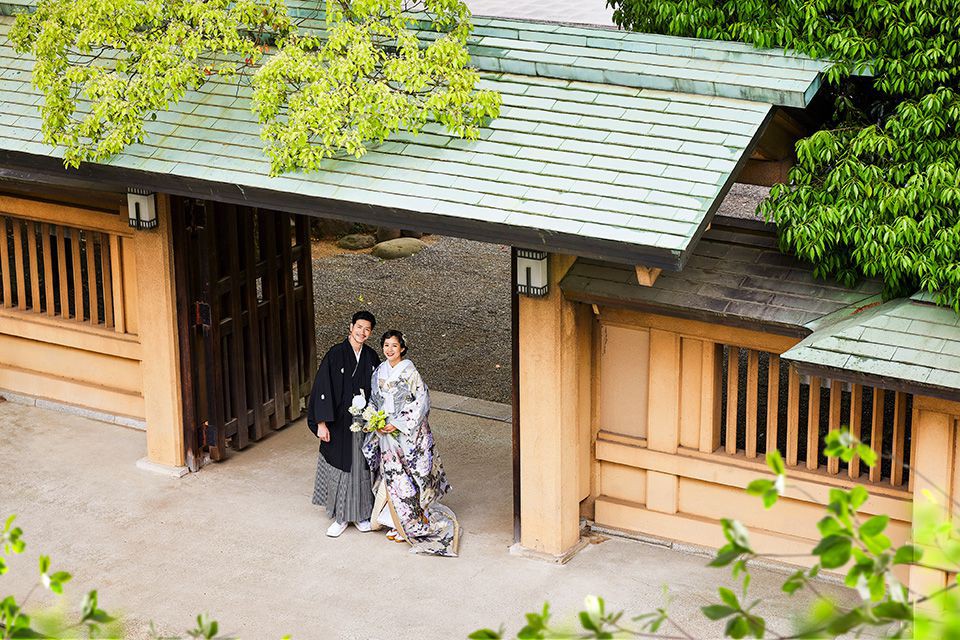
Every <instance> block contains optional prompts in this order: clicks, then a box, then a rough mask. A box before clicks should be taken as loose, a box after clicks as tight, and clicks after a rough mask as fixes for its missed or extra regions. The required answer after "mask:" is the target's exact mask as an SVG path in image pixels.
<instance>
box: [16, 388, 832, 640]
mask: <svg viewBox="0 0 960 640" xmlns="http://www.w3.org/2000/svg"><path fill="white" fill-rule="evenodd" d="M432 424H433V426H434V429H435V432H436V434H437V439H438V445H439V447H440V454H441V456H442V457H443V460H444V463H445V465H446V467H447V471H448V474H449V476H450V479H451V482H452V483H453V485H454V492H453V493H452V494H450V496H449V499H448V500H447V501H446V502H447V504H448V505H449V506H450V507H452V508H453V509H454V510H455V511H456V512H457V514H458V516H459V517H460V519H461V522H462V524H463V527H464V530H465V533H464V537H463V541H462V546H461V557H460V558H455V559H451V558H434V557H422V556H414V555H410V554H408V553H407V552H406V549H405V547H404V546H403V545H398V544H395V543H392V542H389V541H387V540H386V539H385V538H384V537H383V535H382V534H377V533H367V534H361V533H359V532H358V531H356V530H355V529H353V528H351V529H349V530H348V531H347V532H346V533H345V534H344V535H343V536H342V537H341V538H339V539H336V540H333V539H329V538H326V537H324V535H323V531H324V529H326V527H327V525H328V520H327V518H326V517H325V516H324V514H323V513H322V512H321V511H320V510H319V509H317V508H316V507H314V506H312V505H311V504H310V496H311V494H312V488H313V487H312V482H313V476H314V469H315V466H314V465H315V464H316V440H315V439H314V438H313V436H312V435H310V433H309V432H308V431H307V429H306V427H305V426H304V425H303V423H302V422H300V423H295V424H293V425H291V426H290V427H288V428H287V429H284V430H283V431H280V432H278V433H276V434H274V435H272V436H271V437H269V438H267V439H265V440H263V441H261V442H260V443H257V444H255V445H253V446H251V447H250V448H249V449H248V450H246V451H244V452H242V453H239V454H236V455H234V456H233V457H231V458H230V459H229V460H228V461H227V462H225V463H221V464H216V465H211V466H208V467H206V468H204V469H203V470H202V471H201V472H199V473H196V474H190V475H188V476H186V477H184V478H182V479H180V480H174V479H171V478H167V477H163V476H157V475H153V474H149V473H147V472H144V471H140V470H138V469H137V468H136V467H135V462H136V460H137V459H138V458H140V457H142V456H143V454H144V451H145V449H146V442H145V436H144V434H143V433H141V432H138V431H133V430H128V429H124V428H120V427H117V426H115V425H107V424H103V423H99V422H95V421H91V420H88V419H85V418H81V417H77V416H70V415H63V414H58V413H52V412H48V411H44V410H40V409H37V408H35V407H26V406H22V405H16V404H13V403H9V402H8V403H0V460H2V461H3V464H2V466H0V516H5V515H6V514H8V513H16V514H18V515H19V520H18V523H19V524H20V525H21V526H22V527H23V528H24V530H25V534H26V541H27V545H28V549H27V553H26V554H25V555H24V556H19V557H17V558H16V559H15V560H14V563H13V566H12V571H11V573H10V574H8V575H6V576H4V579H3V592H4V593H0V597H2V595H5V593H13V594H16V595H17V596H19V597H22V596H23V595H25V594H26V592H27V591H29V589H30V586H31V584H32V580H33V577H34V576H35V575H36V574H35V570H36V566H37V565H36V562H37V555H38V554H39V553H41V552H42V553H46V554H49V555H51V556H52V557H53V566H54V569H55V570H60V569H65V570H69V571H72V572H73V574H74V576H75V578H74V580H73V582H71V583H70V584H69V585H68V589H67V590H68V593H69V594H70V596H71V602H72V603H73V604H74V605H77V604H78V603H79V601H80V598H81V596H82V594H83V593H84V592H85V591H86V590H88V589H92V588H97V589H99V590H100V603H101V605H102V606H103V607H104V608H106V609H107V610H109V611H124V612H127V620H128V621H129V627H128V629H129V631H130V633H131V635H132V636H133V637H145V636H146V634H147V624H148V621H150V620H153V621H154V622H155V623H156V624H157V627H158V629H159V630H160V631H161V632H164V633H182V632H183V631H184V630H185V629H187V628H188V627H189V626H190V624H191V622H192V620H193V618H194V617H195V616H196V614H197V613H201V612H209V613H211V614H212V615H213V616H214V617H215V618H217V619H218V620H219V621H220V622H221V631H222V632H223V633H227V634H236V635H239V636H242V637H245V638H258V639H259V638H279V637H281V636H282V635H283V634H285V633H290V634H292V635H293V637H294V638H300V639H312V638H415V639H418V640H422V639H425V638H458V637H459V638H463V637H465V636H466V635H467V634H468V633H469V632H471V631H472V630H474V629H476V628H478V627H482V626H493V627H496V626H498V625H499V624H501V623H507V624H508V628H509V629H512V630H513V632H516V631H517V630H518V629H519V627H520V623H521V621H522V619H523V613H524V612H526V611H529V610H534V609H537V608H539V607H540V606H541V605H542V603H543V601H544V600H549V601H550V602H551V603H552V605H553V608H554V610H555V611H557V612H569V613H573V612H574V611H575V610H576V608H577V607H578V606H579V605H580V603H581V602H582V599H583V596H584V595H586V594H591V593H596V594H602V595H604V596H605V597H606V598H607V600H608V601H609V602H610V604H611V605H612V606H614V607H629V608H630V609H631V611H635V612H641V611H645V610H649V609H650V608H653V607H655V606H658V605H659V604H660V603H661V602H662V586H663V585H665V584H670V586H671V590H672V591H674V592H676V593H677V594H678V596H677V600H676V602H675V604H674V605H673V609H675V610H676V611H677V612H678V614H679V617H680V619H681V620H685V621H686V623H687V624H688V625H689V630H690V631H693V632H697V633H699V634H700V635H701V636H703V637H710V636H712V635H717V632H718V631H719V628H716V629H714V628H712V627H708V626H704V625H703V622H702V619H701V618H700V616H699V615H698V614H697V609H698V607H700V606H701V605H703V604H706V603H707V601H708V599H712V598H713V594H714V593H715V589H716V586H717V584H718V583H723V582H724V580H723V578H722V574H721V573H719V572H717V571H713V570H708V569H706V568H704V566H703V565H704V564H705V560H704V559H703V558H699V557H695V556H689V555H684V554H680V553H676V552H672V551H669V550H666V549H663V548H659V547H654V546H650V545H645V544H641V543H638V542H634V541H629V540H623V539H617V538H614V539H610V540H608V541H606V542H604V543H602V544H597V545H590V546H589V547H588V548H587V549H586V550H584V551H583V552H581V553H580V554H579V555H578V556H577V557H575V558H574V559H573V560H572V561H571V562H570V563H569V564H568V565H566V566H562V567H561V566H554V565H550V564H545V563H542V562H539V561H534V560H527V559H522V558H518V557H515V556H511V555H509V554H508V552H507V549H508V547H509V546H510V544H511V543H512V542H513V520H512V498H511V486H512V482H511V452H510V446H511V445H510V442H511V435H510V425H509V423H504V422H501V421H495V420H486V419H481V418H475V417H470V416H465V415H460V414H455V413H450V412H446V411H434V413H433V415H432ZM782 579H783V577H782V576H781V575H778V574H774V573H769V572H765V571H758V574H757V575H756V576H755V579H754V588H755V589H757V593H758V597H759V596H760V595H766V596H774V594H775V593H776V592H777V591H778V590H779V584H780V582H782ZM824 589H827V590H829V589H830V587H826V586H825V587H824ZM34 601H37V600H36V599H35V600H34ZM765 609H766V610H765V613H766V614H768V615H770V616H771V624H776V623H777V622H778V621H779V622H780V624H779V625H778V626H779V628H782V629H784V628H786V625H785V624H784V621H783V616H784V615H785V614H784V612H783V611H782V610H779V609H778V608H777V606H776V604H775V603H774V604H771V605H765Z"/></svg>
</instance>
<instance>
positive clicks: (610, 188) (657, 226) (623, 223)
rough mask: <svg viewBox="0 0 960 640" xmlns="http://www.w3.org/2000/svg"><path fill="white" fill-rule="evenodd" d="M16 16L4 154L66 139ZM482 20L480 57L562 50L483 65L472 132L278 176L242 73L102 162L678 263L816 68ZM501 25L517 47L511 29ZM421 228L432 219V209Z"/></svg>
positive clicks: (559, 246)
mask: <svg viewBox="0 0 960 640" xmlns="http://www.w3.org/2000/svg"><path fill="white" fill-rule="evenodd" d="M10 24H11V19H10V18H0V42H3V43H4V45H3V46H2V47H0V152H7V153H6V154H5V155H6V158H5V159H0V162H4V163H11V162H16V161H17V160H16V158H15V154H17V153H19V154H29V155H33V156H55V157H59V156H60V155H61V153H60V151H59V150H54V149H51V148H50V147H48V146H47V145H45V144H43V143H42V141H41V135H40V120H39V113H38V110H37V104H38V103H39V101H40V99H41V98H40V96H39V95H38V94H37V93H36V92H35V91H34V90H33V89H32V88H31V86H30V69H31V66H32V61H31V60H28V59H24V58H18V57H17V56H16V54H15V53H14V52H13V51H12V49H11V48H10V46H9V43H8V42H6V38H5V36H6V33H7V31H8V30H9V26H10ZM589 34H592V35H589ZM477 35H478V38H479V39H478V45H477V46H481V47H487V49H489V51H488V52H487V53H488V54H489V55H488V56H486V57H485V56H480V57H479V59H478V61H479V62H480V63H481V65H480V66H481V67H483V65H484V64H486V63H489V61H491V60H501V61H504V60H517V61H524V60H525V61H527V62H530V60H528V59H527V58H529V57H530V56H528V55H527V54H528V53H529V54H530V55H534V56H535V55H539V54H541V53H542V54H544V55H550V56H557V58H556V59H552V60H551V62H550V63H549V64H548V63H544V65H540V64H539V63H536V62H535V61H534V67H533V71H534V72H536V73H537V74H543V75H532V73H531V74H528V73H525V72H524V70H523V69H520V68H514V67H511V66H510V65H511V64H512V63H508V64H507V67H509V68H510V69H511V72H509V73H505V72H485V73H484V74H483V85H484V86H485V87H488V88H491V89H496V90H498V91H500V92H501V93H502V95H503V109H502V114H501V117H500V118H499V119H497V120H496V121H494V122H493V123H492V125H491V126H490V127H489V128H488V129H486V130H484V131H483V132H482V135H481V139H480V140H478V141H474V142H468V141H464V140H460V139H456V138H452V137H451V136H449V135H447V134H445V133H444V132H443V131H442V130H441V129H440V128H439V127H434V126H428V127H427V129H426V130H425V132H424V133H423V134H422V135H420V136H412V135H408V134H400V135H397V136H394V137H393V138H392V139H391V140H390V141H388V142H387V143H385V144H382V145H380V146H379V147H377V148H375V149H372V150H371V151H370V153H368V154H367V155H366V156H364V157H363V158H361V159H359V160H357V159H354V158H352V157H350V158H337V159H330V160H327V161H325V162H324V163H323V166H322V168H321V170H320V171H317V172H314V173H310V174H302V173H295V174H287V175H284V176H281V177H276V178H271V177H269V175H268V169H269V166H268V161H267V159H266V157H265V156H264V154H263V152H262V147H263V144H262V141H261V140H260V138H259V127H258V125H257V124H256V122H255V118H254V117H253V116H252V114H251V113H250V108H249V89H246V88H241V89H240V90H239V93H238V90H237V87H236V86H232V85H230V86H228V85H226V84H222V83H219V82H211V83H208V84H207V85H205V86H204V87H203V88H202V90H201V91H196V92H191V93H189V94H188V95H187V96H186V97H185V98H184V99H183V100H182V101H181V102H180V103H179V104H177V105H176V106H175V107H174V108H172V109H171V110H170V111H168V112H163V113H158V114H157V120H156V121H155V122H151V123H150V124H149V125H148V127H147V131H148V135H147V137H146V138H145V141H144V143H143V144H138V145H133V146H131V147H129V148H128V149H127V150H125V151H124V153H123V154H121V155H118V156H116V157H114V158H112V159H111V160H109V161H108V162H105V163H103V164H105V165H110V166H111V167H119V168H124V169H131V170H136V171H141V172H146V173H149V174H153V175H154V176H157V175H159V176H169V177H171V178H182V179H194V180H202V181H210V182H216V183H221V184H228V185H237V186H238V187H239V188H240V189H241V190H243V189H245V188H259V189H262V190H269V191H279V192H284V193H286V194H291V193H292V194H298V195H299V196H302V197H303V198H304V200H305V201H306V200H308V199H310V198H316V199H318V201H319V200H323V201H324V202H326V203H336V202H346V203H355V204H360V205H363V206H373V207H378V208H382V209H384V210H387V211H398V212H402V213H403V214H404V215H407V218H408V219H409V216H410V215H413V216H421V217H423V218H424V219H425V220H426V218H427V217H431V216H432V218H431V219H434V220H436V219H437V217H441V218H443V219H446V220H450V221H453V222H452V224H456V225H460V226H459V228H461V229H473V228H477V229H480V228H481V227H483V228H484V229H485V235H484V239H490V238H496V239H499V241H502V242H511V240H512V239H514V238H512V236H511V231H512V230H519V229H522V230H524V231H525V232H526V233H527V235H526V236H525V237H527V238H529V237H530V231H531V230H534V231H535V233H536V237H537V240H538V242H537V243H536V244H540V245H541V246H543V247H545V248H547V249H552V250H556V251H567V252H572V253H581V254H583V255H595V256H598V255H608V254H610V255H615V256H616V259H618V260H622V261H635V262H642V263H646V264H650V265H655V266H662V267H664V268H667V269H677V268H679V267H680V266H681V265H682V264H683V261H684V260H685V253H686V252H687V250H688V249H689V247H690V246H691V244H692V243H693V242H694V240H695V239H696V238H697V237H698V235H699V234H700V233H701V232H702V229H703V228H704V227H705V226H706V224H707V222H708V219H709V217H710V216H711V215H712V212H713V210H714V209H715V208H716V205H717V204H718V201H719V198H720V197H721V196H722V195H723V193H724V192H725V190H726V188H728V186H729V184H730V183H731V182H732V179H733V177H734V174H735V172H736V170H737V167H738V163H741V162H743V161H745V160H746V156H747V155H748V152H749V149H750V147H751V144H752V143H753V142H754V141H755V139H756V138H757V136H758V135H759V132H760V131H761V130H762V127H763V126H764V124H765V122H766V121H767V119H768V117H769V115H770V112H771V102H776V101H778V100H780V97H778V96H780V95H781V94H780V93H778V92H781V91H786V92H788V93H789V92H790V91H793V89H790V88H789V87H792V86H793V85H792V84H791V83H795V82H796V83H801V84H803V83H804V82H805V83H806V84H805V85H804V87H805V88H804V89H797V90H798V91H799V92H800V93H806V92H807V90H810V88H811V87H815V85H816V84H817V77H818V70H819V69H821V68H822V65H821V64H820V63H812V62H811V61H810V60H808V59H805V58H792V57H786V56H783V55H780V54H771V53H766V52H754V51H753V50H752V49H750V48H749V47H746V45H736V44H731V43H713V42H703V41H687V40H683V39H672V38H664V37H656V36H643V35H641V34H628V33H624V32H619V31H612V30H603V29H577V28H573V27H566V26H562V25H543V24H537V23H524V22H516V21H496V20H487V19H481V20H478V28H477ZM588 36H589V37H588ZM591 38H594V39H595V40H596V41H595V42H593V41H591ZM571 39H572V40H571ZM505 42H507V43H513V45H511V46H513V47H514V48H512V49H509V48H505V47H501V46H500V45H501V44H503V43H505ZM618 43H619V44H618ZM643 43H646V44H643ZM670 43H674V44H673V45H671V44H670ZM691 43H696V46H694V44H691ZM494 45H497V46H496V47H495V46H494ZM648 45H649V46H648ZM671 46H673V49H671V48H670V47H671ZM611 47H612V48H611ZM617 47H619V48H617ZM651 47H652V49H651V50H649V51H648V49H650V48H651ZM561 48H562V49H561ZM515 52H525V53H522V54H520V53H518V54H517V55H514V53H515ZM590 52H594V53H593V54H592V55H593V56H594V57H593V58H591V59H592V60H596V61H597V63H598V64H601V66H602V67H603V69H606V70H604V71H603V74H602V76H596V77H594V76H587V77H588V79H597V80H602V82H583V81H582V80H581V79H578V78H579V77H580V76H579V75H578V74H579V71H577V69H590V68H593V67H591V66H590V65H591V64H593V63H592V62H589V60H587V58H588V57H589V56H588V55H587V54H588V53H590ZM621 53H623V54H624V56H625V57H620V54H621ZM627 54H629V55H627ZM633 54H636V55H637V56H654V57H656V58H657V59H658V60H660V62H654V61H653V58H649V59H648V58H636V59H634V58H632V57H630V56H631V55H633ZM684 55H686V56H687V57H686V58H683V56H684ZM618 57H619V60H618V59H617V58H618ZM560 58H563V61H561V60H560ZM668 58H669V59H671V60H673V62H672V63H671V64H674V65H676V66H673V67H670V66H669V65H668V64H667V62H666V61H667V59H668ZM484 61H486V62H484ZM661 62H662V64H661ZM489 64H493V63H489ZM603 65H607V66H603ZM609 65H613V66H609ZM703 65H706V67H703ZM751 65H755V67H756V69H758V73H760V75H758V76H757V82H756V83H755V84H754V85H749V86H748V85H737V84H736V83H735V82H734V83H733V84H731V85H730V86H742V87H746V88H745V89H744V91H748V90H749V91H748V94H749V95H759V94H756V92H757V91H761V92H762V91H767V89H765V88H763V87H764V86H767V85H769V87H768V88H775V90H774V91H773V93H768V94H764V96H765V101H761V102H758V101H749V100H740V99H734V98H729V97H723V96H722V95H716V94H721V93H722V91H719V89H718V87H720V86H721V83H720V80H721V79H723V78H726V76H725V75H724V74H725V73H727V71H724V70H728V71H729V73H730V74H732V75H731V77H732V76H733V75H741V72H743V73H745V72H746V71H748V70H749V69H750V68H751ZM598 68H599V67H598ZM671 69H672V71H671ZM607 70H610V71H611V73H610V74H608V73H607ZM618 70H619V71H618ZM527 71H530V69H529V68H528V69H527ZM768 72H769V73H770V75H765V74H767V73H768ZM661 73H662V74H666V75H663V76H661V75H660V74H661ZM671 73H672V74H674V75H672V76H671V75H669V74H671ZM704 74H706V75H704ZM777 74H779V75H777ZM794 76H796V77H794ZM654 77H657V78H659V77H672V78H673V79H674V80H675V81H676V82H674V83H673V84H671V85H669V86H668V85H662V89H678V90H661V89H657V88H649V87H647V86H645V85H649V84H651V83H653V86H661V85H659V84H657V82H659V81H653V80H649V78H654ZM644 78H647V79H644ZM698 78H701V79H698ZM708 78H711V79H710V80H708ZM723 82H724V83H725V82H726V80H725V79H724V80H723ZM731 82H732V81H731ZM788 85H789V86H788ZM723 86H726V85H725V84H724V85H723ZM797 87H799V84H798V85H797ZM684 91H685V92H684ZM737 91H740V89H737ZM697 92H701V93H697ZM751 92H753V93H751ZM784 95H785V94H784ZM264 206H267V205H266V204H265V203H264ZM423 228H424V229H425V230H430V223H429V221H427V222H424V224H423ZM462 234H463V235H470V233H469V232H467V231H463V232H462ZM478 237H479V236H478ZM514 244H519V243H518V242H514ZM528 244H530V243H528Z"/></svg>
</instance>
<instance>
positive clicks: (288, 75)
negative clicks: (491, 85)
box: [10, 0, 500, 174]
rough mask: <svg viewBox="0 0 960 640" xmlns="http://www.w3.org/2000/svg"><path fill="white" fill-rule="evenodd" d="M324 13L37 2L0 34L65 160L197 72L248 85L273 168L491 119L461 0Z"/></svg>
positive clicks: (181, 91) (189, 86)
mask: <svg viewBox="0 0 960 640" xmlns="http://www.w3.org/2000/svg"><path fill="white" fill-rule="evenodd" d="M324 15H325V21H326V29H325V30H323V31H322V32H321V33H318V32H317V30H316V29H314V30H313V31H309V30H303V31H300V30H298V29H297V26H296V24H295V23H294V21H293V20H291V18H290V17H289V15H288V13H287V10H286V7H285V6H284V4H283V0H40V2H39V3H38V5H37V7H36V11H35V12H33V13H25V14H21V15H19V16H17V20H16V23H15V24H14V27H13V29H12V30H11V32H10V39H11V41H12V42H13V44H14V47H15V49H16V51H17V52H18V53H28V54H30V55H32V56H33V57H34V58H35V60H36V61H35V63H34V66H33V76H32V81H33V84H34V86H35V87H36V88H37V89H39V90H40V91H41V92H42V93H43V95H44V101H43V104H42V106H41V107H40V112H41V117H42V131H43V137H44V141H45V142H47V143H48V144H52V145H58V146H62V147H64V149H65V155H64V162H65V164H66V165H67V166H73V167H76V166H78V165H79V164H80V163H81V162H86V161H94V162H98V161H103V160H106V159H107V158H109V157H111V156H113V155H115V154H117V153H120V152H121V151H123V150H124V149H126V148H127V147H128V146H129V145H130V144H133V143H137V142H142V141H143V140H144V138H145V136H146V123H147V122H148V121H151V120H154V119H156V118H157V114H158V112H162V111H165V110H167V109H170V108H171V107H173V106H174V105H175V104H177V103H178V102H180V101H181V100H183V99H184V97H185V96H186V95H187V92H188V91H191V90H199V89H201V88H203V87H204V85H206V84H207V83H209V82H210V81H211V80H217V81H218V84H220V85H223V84H230V83H232V84H234V85H235V86H236V95H238V96H239V95H240V93H239V90H240V86H241V83H244V82H249V83H251V84H252V87H253V89H252V103H251V110H252V111H253V113H254V114H255V115H256V117H258V118H259V120H260V123H261V125H262V128H261V135H262V137H263V139H264V140H265V141H266V149H265V151H266V153H267V155H268V156H269V158H270V159H271V168H272V172H273V173H274V174H278V173H282V172H285V171H293V170H297V169H308V170H313V169H317V168H319V166H320V162H321V161H322V160H323V158H326V157H330V156H333V155H337V154H340V153H347V154H351V155H357V156H359V155H362V154H363V153H365V152H366V150H367V148H368V146H369V145H370V144H377V143H380V142H382V141H384V140H385V139H386V138H387V137H389V136H390V135H392V134H394V133H396V132H398V131H401V130H405V131H409V132H411V133H414V134H416V133H419V132H420V131H421V130H423V128H424V127H425V126H426V125H427V124H428V123H436V126H438V127H440V128H442V129H444V130H446V131H448V132H450V133H451V134H453V135H456V136H459V137H462V138H466V139H476V138H477V137H478V136H479V132H480V128H481V127H483V126H484V125H485V124H487V123H488V122H489V120H491V119H492V118H495V117H497V115H499V110H500V95H499V94H498V93H496V92H492V91H487V90H480V89H478V88H477V85H478V83H479V74H478V72H477V71H476V70H475V69H474V68H472V67H470V66H469V62H470V58H469V55H468V53H467V49H466V41H467V36H468V35H469V33H470V29H471V24H470V13H469V11H468V9H467V8H466V5H465V4H464V3H463V1H462V0H415V1H414V0H405V1H397V0H328V1H327V3H326V11H325V12H324ZM305 19H306V18H304V19H303V20H305ZM303 20H301V22H302V21H303ZM271 46H275V47H276V50H275V51H271ZM268 53H269V54H270V55H267V54H268ZM261 64H262V66H261ZM219 91H220V90H219V89H218V88H214V89H213V92H214V93H218V92H219ZM169 129H173V127H170V128H169Z"/></svg>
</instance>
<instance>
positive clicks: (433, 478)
mask: <svg viewBox="0 0 960 640" xmlns="http://www.w3.org/2000/svg"><path fill="white" fill-rule="evenodd" d="M370 405H371V406H372V407H373V408H374V409H377V410H383V411H384V412H385V413H386V414H387V423H388V424H392V425H394V426H395V427H397V431H395V432H394V433H393V434H382V435H381V434H378V433H371V434H370V435H369V436H367V440H366V442H365V443H364V446H363V455H364V456H365V457H366V459H367V462H368V463H369V464H370V469H371V470H373V475H374V484H375V485H376V484H377V483H381V486H380V487H379V491H378V494H384V495H385V497H386V498H387V503H388V504H387V505H386V506H385V508H386V509H387V510H388V513H390V512H392V514H393V517H392V520H393V523H394V526H395V527H396V529H397V531H399V532H400V533H401V534H402V535H403V537H404V538H406V540H407V542H409V543H410V545H411V547H412V549H411V551H412V552H413V553H427V554H433V555H438V556H456V555H457V546H458V545H459V543H460V524H459V523H458V522H457V517H456V515H454V513H453V511H451V510H450V509H449V508H448V507H445V506H444V505H442V504H440V502H439V501H440V498H442V497H443V496H444V495H445V494H446V493H447V492H448V491H449V490H450V484H449V483H448V482H447V476H446V474H445V473H444V471H443V465H442V464H441V463H440V456H439V455H437V451H436V447H435V446H434V441H433V433H432V432H431V431H430V425H429V424H428V423H427V416H428V414H429V413H430V395H429V392H428V391H427V385H425V384H424V383H423V378H421V377H420V372H419V371H417V368H416V367H415V366H413V363H412V362H410V361H409V360H401V361H400V362H399V363H398V364H397V366H396V367H391V366H390V363H389V362H386V361H384V362H383V363H382V364H381V365H380V366H379V367H377V370H376V371H374V373H373V381H372V384H371V392H370ZM379 503H380V501H379V500H378V505H379ZM375 510H376V507H375ZM378 515H379V514H377V513H374V514H373V516H372V518H371V520H372V521H373V522H376V521H377V517H378Z"/></svg>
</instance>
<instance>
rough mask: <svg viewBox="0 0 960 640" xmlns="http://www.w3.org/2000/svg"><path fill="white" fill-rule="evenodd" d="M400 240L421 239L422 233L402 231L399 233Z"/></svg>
mask: <svg viewBox="0 0 960 640" xmlns="http://www.w3.org/2000/svg"><path fill="white" fill-rule="evenodd" d="M400 237H401V238H422V237H423V231H410V230H409V229H404V230H403V231H401V232H400Z"/></svg>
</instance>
